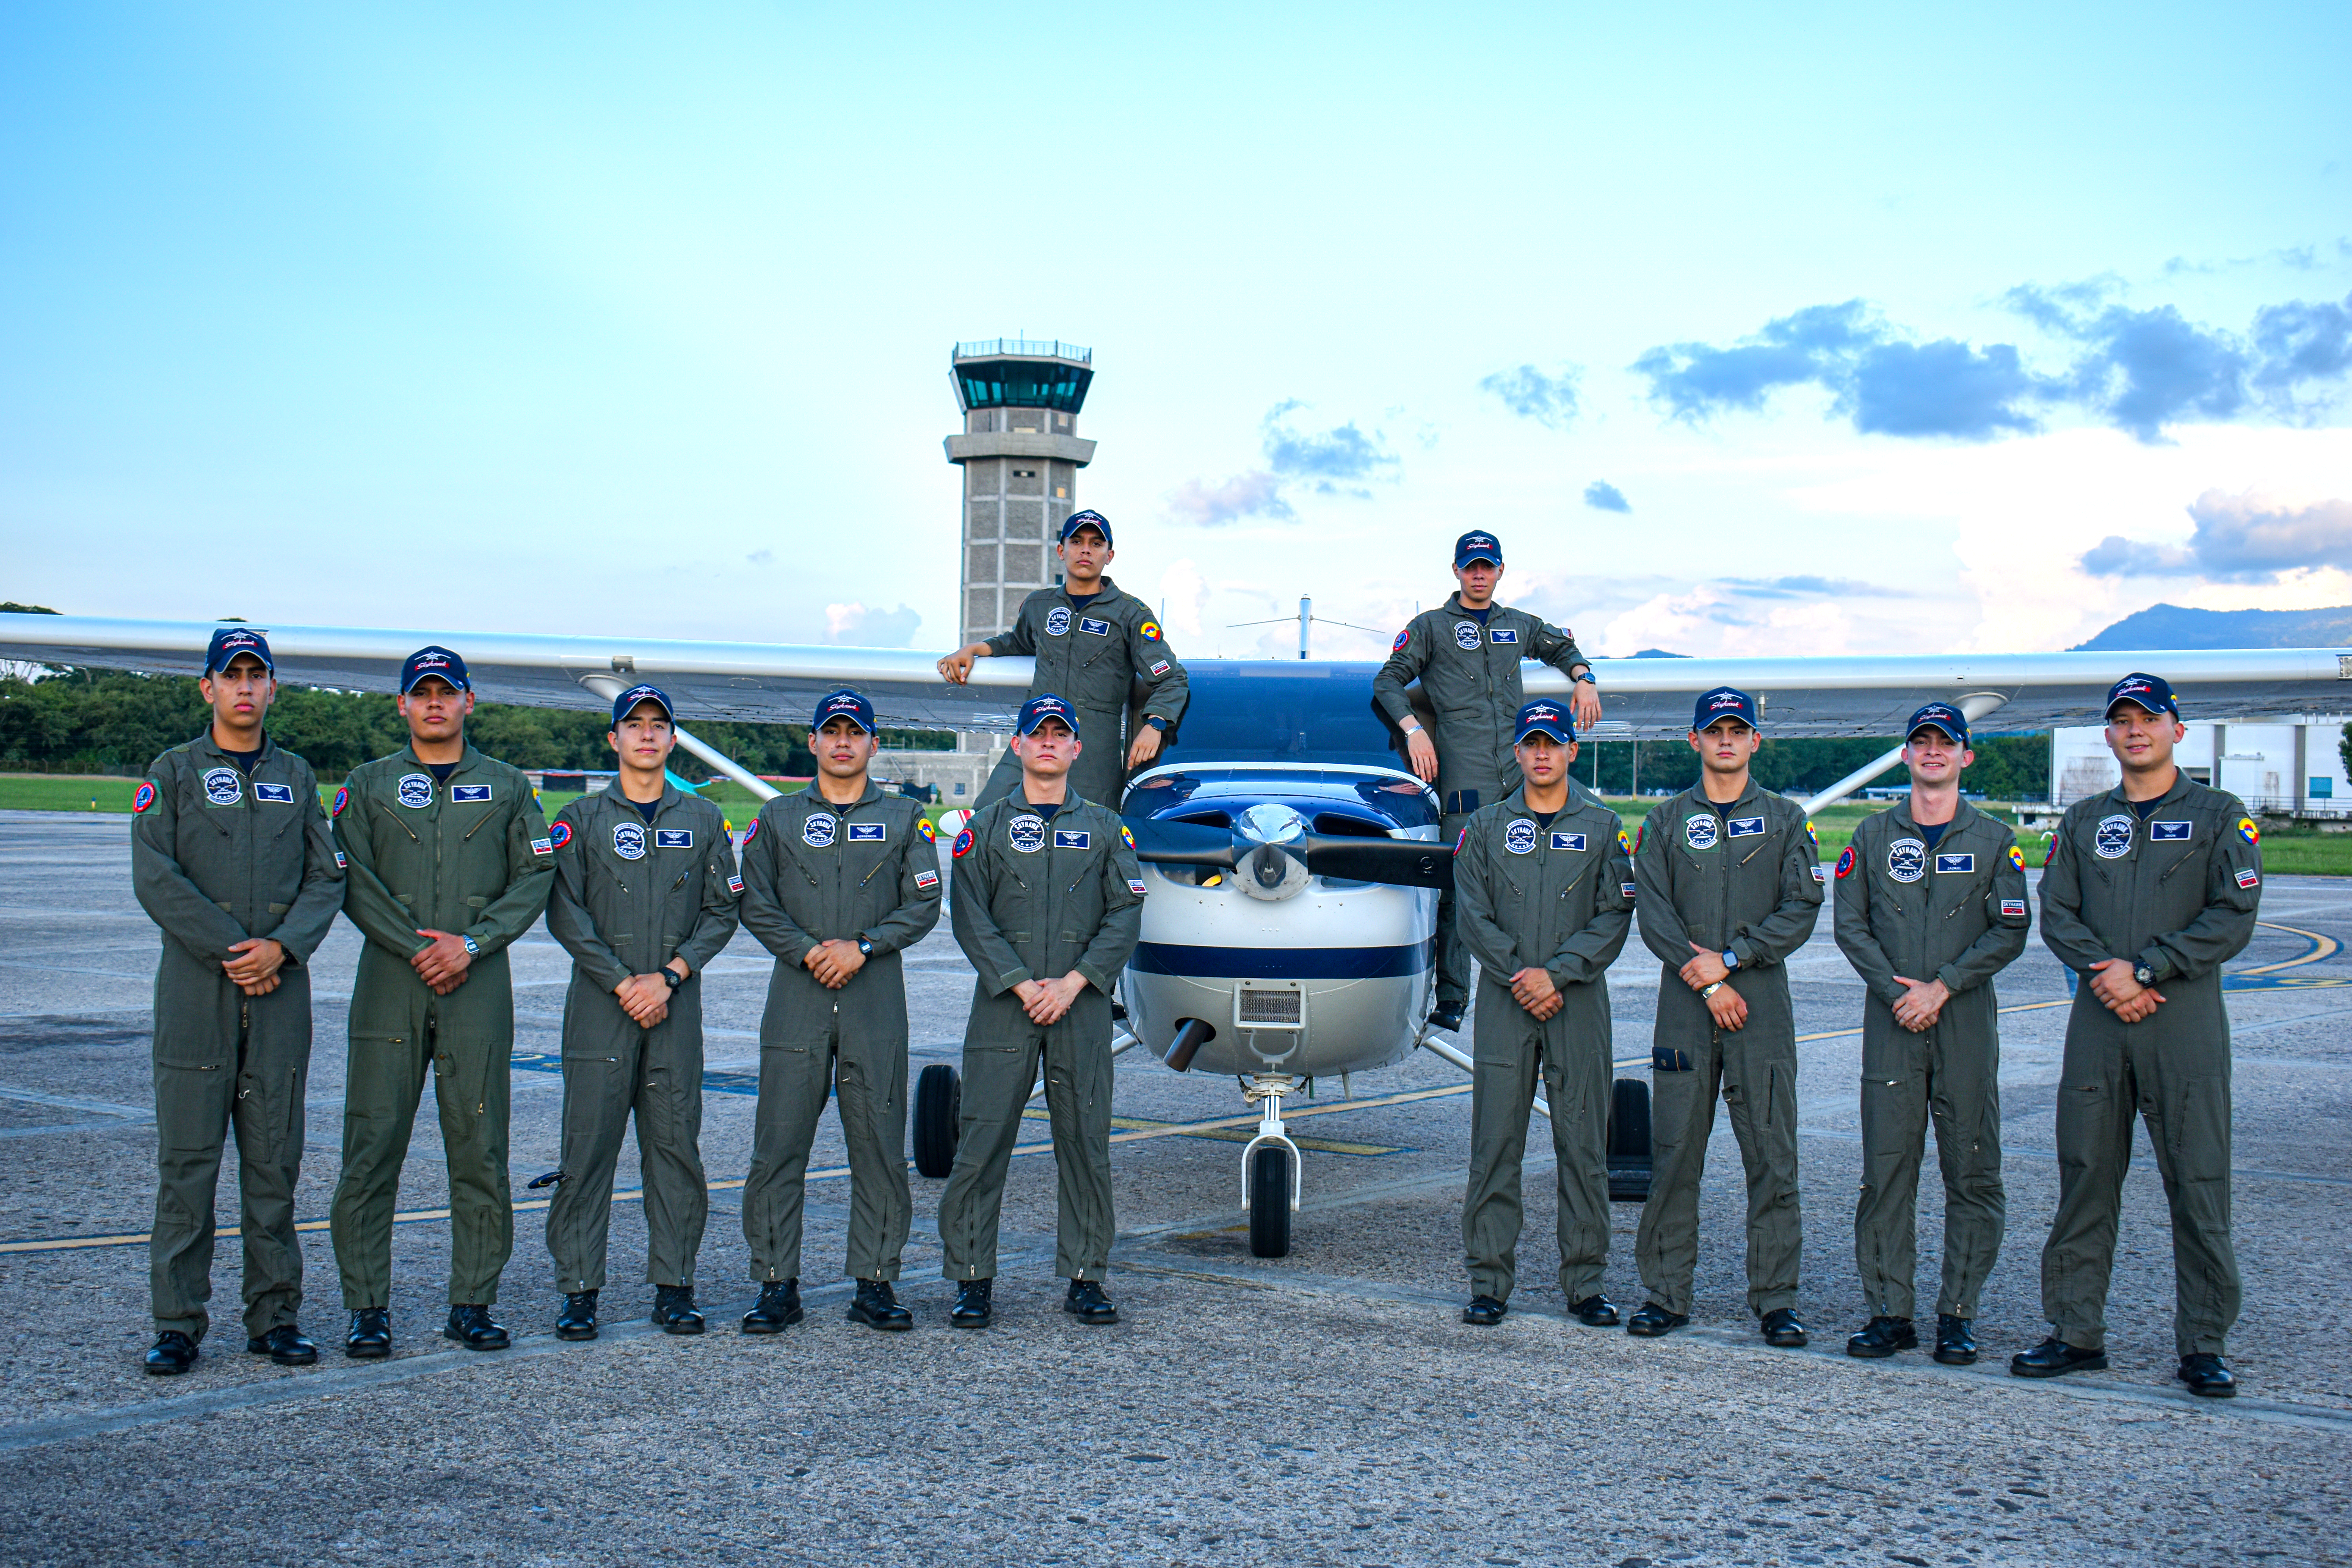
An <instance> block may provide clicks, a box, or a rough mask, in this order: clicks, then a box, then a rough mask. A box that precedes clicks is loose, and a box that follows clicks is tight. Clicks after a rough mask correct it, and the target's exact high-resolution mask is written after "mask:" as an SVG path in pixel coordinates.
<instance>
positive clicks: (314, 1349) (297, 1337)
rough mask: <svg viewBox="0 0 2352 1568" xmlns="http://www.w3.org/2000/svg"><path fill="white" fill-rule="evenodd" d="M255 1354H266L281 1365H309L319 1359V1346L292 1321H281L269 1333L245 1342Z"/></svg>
mask: <svg viewBox="0 0 2352 1568" xmlns="http://www.w3.org/2000/svg"><path fill="white" fill-rule="evenodd" d="M245 1348H246V1349H247V1351H248V1352H251V1353H253V1354H255V1355H266V1356H268V1358H269V1359H270V1360H271V1361H274V1362H276V1363H278V1365H279V1366H309V1365H310V1364H311V1363H314V1362H316V1361H317V1360H318V1359H319V1347H318V1346H317V1345H314V1344H312V1343H311V1342H310V1341H309V1340H308V1339H305V1338H304V1337H303V1335H302V1331H301V1330H300V1329H298V1328H296V1327H295V1326H294V1325H293V1324H291V1323H280V1324H278V1326H277V1327H276V1328H274V1329H272V1330H270V1331H268V1333H266V1334H263V1335H261V1336H260V1337H258V1338H257V1339H249V1340H247V1341H246V1342H245Z"/></svg>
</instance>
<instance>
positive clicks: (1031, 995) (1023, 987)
mask: <svg viewBox="0 0 2352 1568" xmlns="http://www.w3.org/2000/svg"><path fill="white" fill-rule="evenodd" d="M1086 988H1087V977H1086V976H1085V975H1083V974H1080V973H1076V971H1075V970H1074V971H1072V972H1071V973H1067V974H1065V975H1063V976H1062V977H1061V978H1060V979H1059V980H1024V981H1023V982H1022V983H1021V984H1018V985H1015V986H1014V987H1013V994H1014V995H1015V996H1018V997H1019V998H1021V1008H1022V1011H1024V1012H1025V1013H1027V1014H1028V1015H1029V1021H1030V1022H1031V1023H1033V1024H1036V1025H1039V1026H1044V1025H1046V1024H1058V1023H1060V1022H1061V1021H1062V1015H1064V1014H1065V1013H1067V1012H1068V1011H1069V1010H1070V1004H1071V1003H1073V1002H1076V1000H1077V999H1078V993H1079V992H1081V991H1084V990H1085V989H1086Z"/></svg>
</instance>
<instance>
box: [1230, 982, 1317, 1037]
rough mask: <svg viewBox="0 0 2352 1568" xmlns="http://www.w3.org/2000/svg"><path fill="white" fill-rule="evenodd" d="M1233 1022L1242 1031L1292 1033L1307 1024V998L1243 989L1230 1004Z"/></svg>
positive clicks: (1295, 993)
mask: <svg viewBox="0 0 2352 1568" xmlns="http://www.w3.org/2000/svg"><path fill="white" fill-rule="evenodd" d="M1234 1021H1235V1022H1236V1023H1238V1024H1239V1025H1240V1026H1242V1027H1243V1028H1244V1029H1296V1028H1298V1027H1300V1026H1302V1025H1304V1024H1305V1023H1306V1021H1307V995H1306V993H1304V992H1301V991H1253V990H1251V989H1249V988H1248V987H1246V986H1244V988H1243V990H1242V994H1241V995H1240V997H1239V998H1238V999H1237V1000H1236V1001H1235V1002H1234Z"/></svg>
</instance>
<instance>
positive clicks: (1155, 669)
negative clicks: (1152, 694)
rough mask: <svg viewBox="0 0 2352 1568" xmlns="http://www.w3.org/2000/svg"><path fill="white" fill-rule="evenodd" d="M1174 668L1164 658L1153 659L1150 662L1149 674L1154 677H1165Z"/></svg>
mask: <svg viewBox="0 0 2352 1568" xmlns="http://www.w3.org/2000/svg"><path fill="white" fill-rule="evenodd" d="M1173 668H1175V666H1173V665H1171V664H1170V663H1169V662H1168V661H1167V660H1166V659H1164V658H1155V659H1153V660H1152V661H1151V673H1152V674H1154V675H1165V674H1167V673H1168V672H1169V671H1170V670H1171V669H1173Z"/></svg>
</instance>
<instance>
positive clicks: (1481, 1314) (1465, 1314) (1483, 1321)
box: [1462, 1296, 1510, 1329]
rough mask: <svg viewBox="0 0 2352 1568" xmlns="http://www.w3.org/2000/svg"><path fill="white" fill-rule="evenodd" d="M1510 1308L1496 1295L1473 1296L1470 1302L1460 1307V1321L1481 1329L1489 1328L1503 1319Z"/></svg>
mask: <svg viewBox="0 0 2352 1568" xmlns="http://www.w3.org/2000/svg"><path fill="white" fill-rule="evenodd" d="M1509 1310H1510V1308H1508V1307H1507V1306H1505V1305H1504V1304H1503V1302H1502V1300H1501V1298H1499V1297H1496V1296H1473V1297H1471V1298H1470V1304H1469V1305H1468V1306H1466V1307H1465V1308H1463V1309H1462V1321H1464V1322H1465V1323H1470V1324H1473V1325H1475V1326H1476V1327H1478V1328H1482V1329H1491V1328H1493V1327H1494V1326H1495V1325H1496V1323H1499V1322H1501V1321H1503V1314H1504V1313H1506V1312H1507V1311H1509Z"/></svg>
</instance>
